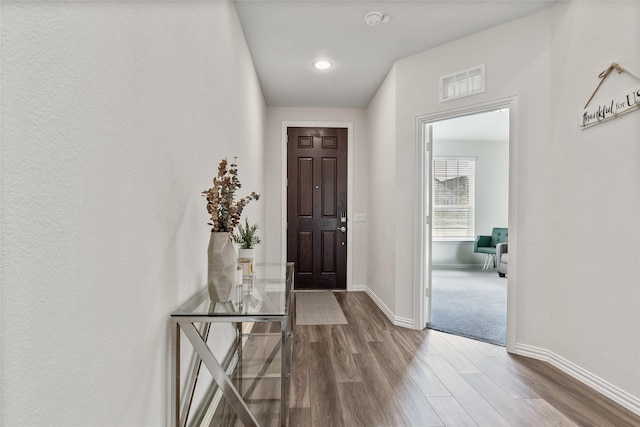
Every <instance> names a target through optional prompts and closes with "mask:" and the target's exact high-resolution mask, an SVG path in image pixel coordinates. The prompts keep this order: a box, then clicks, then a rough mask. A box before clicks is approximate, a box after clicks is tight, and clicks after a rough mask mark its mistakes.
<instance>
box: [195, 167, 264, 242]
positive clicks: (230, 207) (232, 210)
mask: <svg viewBox="0 0 640 427" xmlns="http://www.w3.org/2000/svg"><path fill="white" fill-rule="evenodd" d="M236 160H237V157H236V158H234V159H233V163H231V164H229V162H228V161H227V159H226V158H224V159H222V161H220V164H219V165H218V176H217V177H215V178H213V187H211V188H209V189H208V190H205V191H203V192H202V195H203V196H205V197H206V198H207V212H209V215H211V222H209V223H208V224H209V225H210V226H212V228H211V232H229V233H233V229H234V227H235V226H236V225H238V223H239V222H240V216H241V215H242V210H243V209H244V207H245V206H247V204H249V202H250V201H251V200H258V199H260V195H259V194H256V193H255V192H252V193H251V194H250V195H248V196H246V197H243V198H241V199H240V200H237V201H236V200H234V199H235V195H236V191H237V190H238V189H239V188H241V187H242V185H241V184H240V180H239V179H238V165H237V164H236Z"/></svg>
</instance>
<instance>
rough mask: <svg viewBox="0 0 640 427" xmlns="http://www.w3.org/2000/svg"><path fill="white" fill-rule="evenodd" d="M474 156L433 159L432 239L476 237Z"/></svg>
mask: <svg viewBox="0 0 640 427" xmlns="http://www.w3.org/2000/svg"><path fill="white" fill-rule="evenodd" d="M475 175H476V159H475V158H438V157H436V158H434V160H433V222H432V224H433V230H432V234H433V236H432V237H433V238H434V239H438V240H458V239H460V240H466V239H473V238H474V236H475V229H474V224H475Z"/></svg>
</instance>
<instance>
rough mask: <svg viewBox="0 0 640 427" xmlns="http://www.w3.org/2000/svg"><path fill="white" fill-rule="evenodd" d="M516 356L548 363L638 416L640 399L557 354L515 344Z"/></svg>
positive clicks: (639, 413)
mask: <svg viewBox="0 0 640 427" xmlns="http://www.w3.org/2000/svg"><path fill="white" fill-rule="evenodd" d="M515 353H516V354H519V355H521V356H526V357H531V358H532V359H537V360H541V361H543V362H548V363H550V364H551V365H553V366H555V367H556V368H558V369H560V370H561V371H562V372H564V373H566V374H568V375H571V376H572V377H573V378H575V379H577V380H578V381H580V382H581V383H583V384H585V385H587V386H589V387H591V388H592V389H594V390H596V391H597V392H599V393H601V394H603V395H605V396H607V397H608V398H609V399H611V400H613V401H614V402H616V403H618V404H619V405H622V406H624V407H625V408H627V409H628V410H630V411H631V412H633V413H635V414H638V415H640V398H638V397H636V396H633V395H631V394H629V393H627V392H626V391H624V390H622V389H620V388H618V387H616V386H614V385H613V384H610V383H608V382H607V381H605V380H603V379H602V378H600V377H598V376H597V375H594V374H592V373H591V372H589V371H587V370H585V369H583V368H581V367H580V366H578V365H576V364H575V363H573V362H570V361H569V360H567V359H565V358H563V357H561V356H558V355H557V354H555V353H553V352H551V351H549V350H545V349H542V348H538V347H533V346H530V345H526V344H516V351H515Z"/></svg>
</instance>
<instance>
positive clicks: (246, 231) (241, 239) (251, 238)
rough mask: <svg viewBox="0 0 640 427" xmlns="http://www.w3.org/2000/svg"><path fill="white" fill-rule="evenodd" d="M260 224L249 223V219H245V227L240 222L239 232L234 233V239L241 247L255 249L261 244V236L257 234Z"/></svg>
mask: <svg viewBox="0 0 640 427" xmlns="http://www.w3.org/2000/svg"><path fill="white" fill-rule="evenodd" d="M258 228H260V227H258V224H253V225H250V224H249V219H248V218H245V219H244V227H243V226H242V224H238V232H237V233H236V234H234V235H233V241H234V242H236V243H237V244H238V245H240V249H253V248H255V246H256V245H258V244H260V238H259V237H258V235H257V234H256V233H257V231H258Z"/></svg>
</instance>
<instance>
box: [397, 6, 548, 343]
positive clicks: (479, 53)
mask: <svg viewBox="0 0 640 427" xmlns="http://www.w3.org/2000/svg"><path fill="white" fill-rule="evenodd" d="M523 46H526V49H524V48H523ZM474 64H485V65H486V70H487V91H486V92H485V93H483V94H480V95H474V96H471V97H468V98H464V99H460V100H456V101H451V102H447V103H444V104H441V103H440V102H439V98H438V78H439V76H441V75H444V74H447V73H450V72H453V71H456V70H460V69H465V68H468V67H469V66H472V65H474ZM550 66H551V65H550V12H549V11H545V12H542V13H539V14H536V15H532V16H530V17H528V18H525V19H521V20H518V21H514V22H511V23H507V24H505V25H502V26H499V27H495V28H493V29H490V30H487V31H484V32H481V33H478V34H476V35H473V36H470V37H467V38H464V39H460V40H458V41H456V42H452V43H450V44H447V45H444V46H441V47H438V48H435V49H431V50H429V51H426V52H423V53H421V54H418V55H415V56H412V57H409V58H406V59H403V60H400V61H398V62H397V63H396V71H395V73H396V80H397V98H396V100H395V103H396V108H397V114H396V117H397V131H396V137H397V146H396V147H395V150H396V159H395V164H396V169H397V170H398V171H402V174H400V173H397V174H396V176H395V181H396V184H395V185H396V186H397V187H398V191H397V192H396V206H406V207H409V206H413V197H414V194H415V185H416V184H417V179H416V175H415V161H414V158H415V152H416V149H415V144H416V135H415V129H416V125H415V120H416V116H419V115H426V114H435V113H441V112H444V111H447V110H451V109H459V108H462V107H465V106H473V105H477V104H479V103H482V102H488V101H494V100H497V99H502V98H505V97H511V96H514V95H519V116H520V117H521V120H520V123H518V129H517V130H516V132H517V133H518V135H517V136H518V141H519V144H520V150H519V156H520V158H521V159H527V162H524V163H522V164H520V165H519V171H518V173H519V175H520V178H519V188H515V189H513V191H516V192H518V193H520V194H521V195H522V194H526V195H527V197H524V198H523V197H520V198H519V199H518V200H520V203H521V206H518V211H519V212H521V214H520V215H519V216H518V224H520V225H521V227H523V231H522V232H521V233H524V235H525V237H528V238H529V240H528V241H527V246H526V249H525V248H523V249H521V250H522V251H524V253H525V256H524V257H523V258H524V259H525V260H526V265H523V266H519V268H521V269H524V270H525V272H526V270H527V268H528V266H529V265H531V266H534V268H535V271H536V273H539V272H540V269H538V266H539V265H541V264H544V262H545V259H546V256H545V255H544V254H545V252H546V249H547V240H546V239H545V237H544V236H542V235H541V233H539V232H538V230H544V229H546V228H547V227H546V224H547V217H548V214H547V213H546V212H545V211H542V212H536V213H535V214H530V212H532V211H531V209H530V207H529V206H528V204H529V203H533V204H534V205H535V204H536V202H537V201H538V200H540V199H544V196H545V193H546V189H547V188H549V185H547V181H548V177H547V176H545V175H543V176H539V172H540V170H539V169H538V166H539V164H540V163H536V162H537V160H538V159H540V160H541V161H545V160H546V150H545V148H546V147H548V146H550V131H551V125H550V123H549V120H550V119H549V117H548V114H547V113H546V112H548V111H549V109H550V107H551V100H550V98H549V92H550V89H549V88H550ZM531 162H533V165H535V166H533V167H531V166H530V165H531ZM399 213H401V216H402V218H401V219H398V220H397V223H399V224H404V225H403V226H402V227H397V229H396V233H395V237H394V238H395V239H396V251H395V257H396V262H397V264H396V266H395V271H396V280H395V283H396V284H397V285H396V287H397V289H396V304H395V313H396V315H398V316H401V317H407V318H412V317H413V316H414V313H413V307H414V304H413V287H414V281H413V271H414V265H413V261H414V258H413V256H412V250H413V248H414V238H415V237H416V236H414V234H413V224H414V221H415V218H414V210H413V209H410V208H407V209H399ZM518 224H516V225H518ZM510 227H511V228H512V229H513V228H514V227H513V225H512V224H510ZM532 230H536V231H535V232H533V231H532ZM542 276H544V273H542ZM538 277H540V276H538ZM519 280H520V279H519ZM523 280H525V282H526V281H527V277H526V276H525V278H524V279H523ZM525 295H526V293H525ZM528 301H530V302H531V304H532V305H533V308H532V310H531V316H532V317H533V318H535V319H536V321H538V322H540V323H538V325H539V326H541V327H542V329H543V330H544V325H545V324H546V319H545V318H544V316H542V315H541V314H540V313H539V311H538V310H537V309H536V307H537V306H538V305H537V303H538V301H536V300H528ZM526 314H527V315H528V314H529V312H527V313H526ZM523 315H524V314H523ZM541 335H542V333H541ZM536 338H537V337H536Z"/></svg>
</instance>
